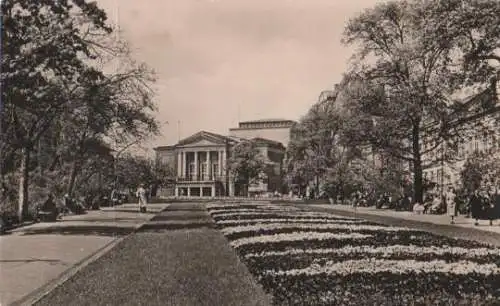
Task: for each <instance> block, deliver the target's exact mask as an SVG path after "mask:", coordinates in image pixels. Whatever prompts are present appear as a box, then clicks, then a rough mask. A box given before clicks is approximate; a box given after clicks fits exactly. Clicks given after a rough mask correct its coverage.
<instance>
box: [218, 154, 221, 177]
mask: <svg viewBox="0 0 500 306" xmlns="http://www.w3.org/2000/svg"><path fill="white" fill-rule="evenodd" d="M217 158H218V161H219V169H218V170H219V175H221V176H222V151H217Z"/></svg>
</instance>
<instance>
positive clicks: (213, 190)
mask: <svg viewBox="0 0 500 306" xmlns="http://www.w3.org/2000/svg"><path fill="white" fill-rule="evenodd" d="M213 197H215V185H212V198H213Z"/></svg>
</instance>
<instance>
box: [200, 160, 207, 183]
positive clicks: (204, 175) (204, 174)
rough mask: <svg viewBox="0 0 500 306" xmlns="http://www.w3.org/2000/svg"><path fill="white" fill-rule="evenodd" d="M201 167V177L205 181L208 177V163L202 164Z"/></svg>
mask: <svg viewBox="0 0 500 306" xmlns="http://www.w3.org/2000/svg"><path fill="white" fill-rule="evenodd" d="M200 166H201V169H200V173H201V177H202V178H203V179H205V178H207V177H208V175H207V163H202V164H201V165H200Z"/></svg>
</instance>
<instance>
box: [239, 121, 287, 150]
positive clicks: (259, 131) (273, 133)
mask: <svg viewBox="0 0 500 306" xmlns="http://www.w3.org/2000/svg"><path fill="white" fill-rule="evenodd" d="M295 123H296V122H295V121H292V120H285V119H262V120H254V121H244V122H240V123H239V125H238V127H237V128H231V129H229V135H230V136H234V137H240V138H244V139H251V138H264V139H268V140H274V141H277V142H280V143H281V144H283V146H285V147H286V146H288V142H289V141H290V130H291V128H292V126H293V125H294V124H295Z"/></svg>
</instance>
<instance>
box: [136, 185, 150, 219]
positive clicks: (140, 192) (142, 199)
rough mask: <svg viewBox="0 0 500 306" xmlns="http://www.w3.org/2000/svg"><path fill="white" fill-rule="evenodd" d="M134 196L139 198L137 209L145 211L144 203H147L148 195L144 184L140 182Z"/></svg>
mask: <svg viewBox="0 0 500 306" xmlns="http://www.w3.org/2000/svg"><path fill="white" fill-rule="evenodd" d="M135 196H136V197H137V198H139V211H140V212H146V204H148V197H147V194H146V189H144V184H140V185H139V188H137V192H136V193H135Z"/></svg>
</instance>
